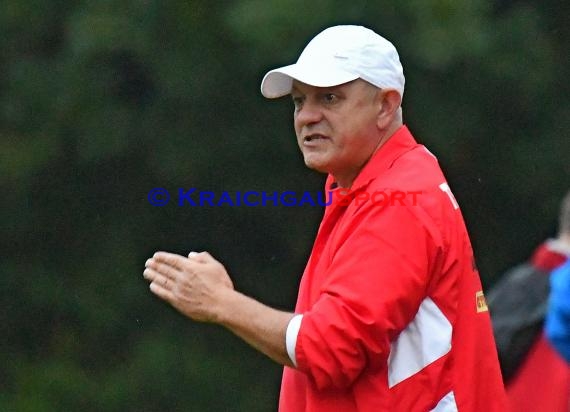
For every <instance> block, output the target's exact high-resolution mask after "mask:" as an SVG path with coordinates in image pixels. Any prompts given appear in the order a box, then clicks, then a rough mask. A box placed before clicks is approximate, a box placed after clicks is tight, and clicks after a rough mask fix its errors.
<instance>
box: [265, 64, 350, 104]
mask: <svg viewBox="0 0 570 412" xmlns="http://www.w3.org/2000/svg"><path fill="white" fill-rule="evenodd" d="M358 77H359V76H358V75H357V74H354V73H349V72H347V71H344V70H340V69H338V68H335V67H330V66H329V67H326V68H323V67H307V66H305V67H303V66H301V65H299V64H297V63H296V64H291V65H289V66H284V67H280V68H278V69H274V70H271V71H269V72H268V73H267V74H266V75H265V76H264V77H263V80H262V81H261V94H262V95H263V96H265V97H267V98H268V99H275V98H278V97H282V96H285V95H287V94H289V93H291V88H292V87H293V80H297V81H300V82H302V83H305V84H308V85H311V86H315V87H332V86H338V85H339V84H344V83H348V82H350V81H353V80H356V79H358Z"/></svg>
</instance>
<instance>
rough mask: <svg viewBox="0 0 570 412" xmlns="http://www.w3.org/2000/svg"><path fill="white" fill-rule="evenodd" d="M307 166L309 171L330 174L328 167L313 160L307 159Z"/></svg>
mask: <svg viewBox="0 0 570 412" xmlns="http://www.w3.org/2000/svg"><path fill="white" fill-rule="evenodd" d="M305 166H307V167H308V168H309V169H312V170H314V171H316V172H320V173H328V172H329V170H328V168H327V165H326V164H325V163H323V162H318V161H315V160H312V159H307V158H305Z"/></svg>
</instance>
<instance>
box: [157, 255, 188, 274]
mask: <svg viewBox="0 0 570 412" xmlns="http://www.w3.org/2000/svg"><path fill="white" fill-rule="evenodd" d="M152 259H153V260H155V261H157V262H160V263H163V264H165V265H168V266H171V267H173V268H176V269H178V270H183V269H184V265H185V264H186V262H187V260H186V258H185V257H184V256H180V255H176V254H174V253H168V252H156V253H155V254H154V255H153V256H152Z"/></svg>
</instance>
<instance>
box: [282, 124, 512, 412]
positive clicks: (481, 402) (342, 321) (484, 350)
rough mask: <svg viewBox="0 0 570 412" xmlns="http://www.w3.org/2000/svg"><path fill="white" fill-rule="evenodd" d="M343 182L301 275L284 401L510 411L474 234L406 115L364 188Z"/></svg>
mask: <svg viewBox="0 0 570 412" xmlns="http://www.w3.org/2000/svg"><path fill="white" fill-rule="evenodd" d="M332 183H333V182H332V178H331V177H330V176H329V178H328V179H327V183H326V187H327V191H328V190H330V187H331V184H332ZM341 190H342V189H332V191H333V192H334V193H335V197H334V198H335V199H340V198H342V201H334V202H333V204H332V205H330V206H328V207H327V208H326V210H325V214H324V217H323V221H322V222H321V225H320V228H319V232H318V234H317V238H316V240H315V244H314V247H313V251H312V254H311V257H310V258H309V261H308V264H307V267H306V269H305V273H304V274H303V278H302V280H301V285H300V289H299V296H298V300H297V306H296V310H295V312H296V313H300V314H303V319H302V323H301V327H300V330H299V333H298V336H297V344H296V348H295V355H296V360H297V369H293V368H288V367H286V368H285V370H284V373H283V381H282V386H281V397H280V404H279V410H280V411H281V412H301V411H311V412H326V411H335V412H336V411H339V412H344V411H347V412H348V411H359V412H367V411H370V412H372V411H374V412H382V411H391V412H394V411H402V412H415V411H418V412H426V411H431V410H434V411H438V412H443V411H460V412H476V411H477V412H480V411H486V412H493V411H497V412H499V411H500V412H504V411H505V398H504V389H503V384H502V379H501V374H500V370H499V365H498V361H497V353H496V349H495V343H494V340H493V336H492V329H491V324H490V318H489V314H488V311H487V307H486V304H485V300H484V297H483V294H482V288H481V283H480V280H479V275H478V272H477V269H476V267H475V264H474V258H473V252H472V249H471V245H470V241H469V237H468V235H467V231H466V229H465V225H464V222H463V218H462V216H461V212H460V210H459V208H458V206H457V203H456V201H455V199H454V198H453V195H452V194H451V192H450V191H449V187H448V186H447V184H446V183H445V178H444V176H443V174H442V172H441V170H440V168H439V166H438V163H437V160H436V159H435V157H434V156H433V155H431V154H430V153H429V152H428V151H427V149H425V147H423V146H421V145H419V144H417V143H416V142H415V140H414V138H413V137H412V135H411V134H410V133H409V131H408V129H407V128H406V127H405V126H404V127H402V128H401V129H400V130H399V131H397V132H396V134H395V135H394V136H392V137H391V138H390V139H389V140H388V141H387V142H386V143H385V144H384V146H382V147H381V148H380V150H378V152H377V153H376V154H375V155H374V156H373V158H372V159H371V160H370V161H369V162H368V164H367V165H366V166H365V167H364V168H363V170H362V171H361V173H360V174H359V175H358V177H357V178H356V180H355V181H354V184H353V186H352V188H351V190H350V196H354V199H353V200H352V201H347V199H350V197H347V196H345V195H342V193H341V192H340V191H341ZM363 193H367V194H368V197H367V198H368V200H365V201H362V200H361V201H359V199H364V198H366V196H365V195H364V196H363V195H362V194H363ZM413 193H415V195H414V194H413ZM402 194H404V196H403V197H402ZM374 195H377V196H376V197H374ZM373 199H376V200H375V201H374V200H373ZM385 199H389V200H388V201H383V200H385Z"/></svg>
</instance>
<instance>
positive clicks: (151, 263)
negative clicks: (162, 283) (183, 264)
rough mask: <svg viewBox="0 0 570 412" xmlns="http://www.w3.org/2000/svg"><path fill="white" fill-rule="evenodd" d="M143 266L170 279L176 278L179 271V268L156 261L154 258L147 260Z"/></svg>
mask: <svg viewBox="0 0 570 412" xmlns="http://www.w3.org/2000/svg"><path fill="white" fill-rule="evenodd" d="M145 266H146V268H147V269H152V270H153V271H154V272H157V273H159V274H160V275H162V276H165V277H167V278H169V279H171V280H174V279H176V278H177V276H178V274H179V273H180V270H178V269H177V268H175V267H173V266H170V265H168V264H164V263H162V262H160V261H157V260H156V259H154V258H151V259H149V260H147V261H146V263H145Z"/></svg>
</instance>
